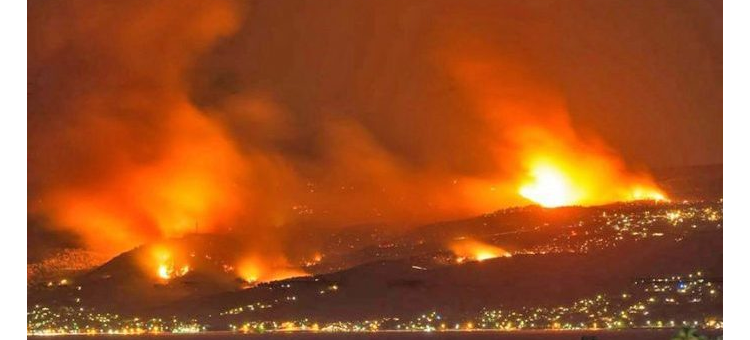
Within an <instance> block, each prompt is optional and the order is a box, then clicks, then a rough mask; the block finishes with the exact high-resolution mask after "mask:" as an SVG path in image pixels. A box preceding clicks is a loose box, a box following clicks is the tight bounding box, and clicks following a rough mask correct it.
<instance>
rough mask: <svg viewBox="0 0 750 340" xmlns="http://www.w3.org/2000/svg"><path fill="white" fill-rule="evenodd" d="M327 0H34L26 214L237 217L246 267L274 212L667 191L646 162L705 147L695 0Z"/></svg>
mask: <svg viewBox="0 0 750 340" xmlns="http://www.w3.org/2000/svg"><path fill="white" fill-rule="evenodd" d="M334 2H335V3H337V4H338V5H339V6H334V7H336V8H339V9H338V10H335V11H334V10H330V8H332V7H331V6H311V7H309V8H307V7H306V8H305V9H304V10H299V8H298V6H296V5H297V3H296V2H295V1H291V0H281V1H276V0H274V1H269V0H260V1H249V2H241V1H231V0H221V1H207V0H206V1H204V0H188V1H184V0H180V1H160V2H158V3H140V2H130V1H122V2H120V1H118V2H107V3H105V2H97V3H90V2H87V1H78V0H65V1H54V2H50V1H32V2H30V4H29V71H28V73H29V215H30V218H33V220H34V221H38V223H37V222H35V223H34V225H33V226H30V227H34V228H42V229H45V230H51V231H59V232H64V233H69V234H72V235H75V236H76V237H77V238H79V239H80V242H81V244H82V245H83V246H84V247H86V248H90V249H94V250H97V251H101V252H104V253H107V254H116V253H119V252H122V251H125V250H127V249H130V248H132V247H134V246H136V245H139V244H142V243H144V242H149V241H154V240H159V239H161V238H164V237H174V236H181V235H184V234H186V233H192V232H210V233H212V232H221V233H231V232H235V231H242V232H244V233H248V234H252V235H257V236H258V237H257V240H258V241H257V242H258V243H266V244H272V245H275V247H270V248H271V249H270V250H269V251H268V252H267V255H265V260H252V261H250V260H248V261H249V262H248V263H246V264H239V267H238V270H239V271H242V272H243V273H245V274H242V275H244V276H246V277H248V278H251V277H256V276H257V277H262V276H269V275H271V274H267V273H270V272H278V271H279V270H282V269H283V270H286V269H284V268H286V267H287V264H286V263H285V260H284V254H282V253H281V250H280V249H282V248H283V247H281V244H279V243H282V242H283V240H282V238H281V237H277V234H281V232H280V230H283V228H284V227H285V226H288V225H292V224H299V223H308V222H310V223H313V222H314V223H320V224H324V225H331V226H338V227H345V226H347V225H351V224H357V223H366V222H372V221H388V222H395V225H398V226H410V225H416V224H418V223H423V222H427V221H436V220H444V219H450V218H460V217H466V216H472V215H476V214H482V213H486V212H489V211H494V210H497V209H500V208H503V207H508V206H516V205H526V204H532V203H535V204H540V205H542V206H545V207H555V206H561V205H594V204H602V203H608V202H614V201H627V200H633V199H664V198H667V196H668V193H666V192H663V191H662V190H661V189H660V188H659V187H658V186H657V185H656V182H655V181H654V179H653V177H652V176H651V175H650V173H649V165H664V164H661V163H659V162H660V161H662V160H665V161H667V162H669V163H668V164H683V163H684V164H692V163H701V162H703V163H707V162H712V161H716V160H717V159H718V160H719V161H720V160H721V138H720V137H721V119H719V120H718V121H716V119H715V117H714V116H715V115H716V112H717V110H719V111H718V112H719V113H720V104H719V106H718V107H717V106H716V105H715V102H716V99H717V98H718V103H720V102H721V101H720V98H721V91H720V90H721V85H720V79H721V77H720V72H718V73H716V69H715V67H716V65H717V63H718V65H719V66H720V58H719V59H718V61H717V60H716V54H717V53H718V56H719V57H720V55H721V52H720V49H719V50H718V52H717V51H716V50H714V49H712V48H711V46H713V44H716V41H715V40H716V39H719V41H720V33H721V30H720V27H719V29H718V33H716V31H715V30H711V29H708V30H707V31H709V32H711V33H710V34H707V35H695V34H692V33H690V32H687V31H686V32H687V33H684V34H676V32H682V31H683V29H684V28H685V27H686V26H690V27H692V25H703V26H707V27H710V26H711V25H712V24H713V21H712V20H714V18H713V17H712V14H711V13H713V12H711V10H712V8H711V5H703V4H702V3H699V2H690V3H691V4H693V7H690V6H687V5H686V6H687V7H689V8H688V9H686V10H685V11H673V10H670V9H669V8H666V7H664V6H663V5H661V4H658V3H650V4H644V6H649V7H653V8H651V9H650V11H649V13H657V14H659V15H656V14H654V16H653V17H652V16H651V15H644V14H641V12H638V11H636V10H635V8H634V7H632V6H631V5H629V4H628V3H627V2H623V3H622V4H619V3H618V4H614V3H613V4H609V3H608V4H601V5H599V4H597V6H594V7H595V8H589V7H591V6H590V5H591V4H589V5H586V4H584V3H582V4H577V3H576V4H572V5H571V4H568V3H564V2H559V1H543V2H542V3H540V4H532V3H530V2H529V3H525V2H518V3H517V2H503V1H500V2H485V1H473V0H472V1H466V2H463V1H461V2H444V1H435V2H432V1H431V2H422V3H413V2H400V1H390V0H378V1H372V2H369V1H368V2H345V1H341V2H339V1H334ZM562 4H566V6H561V5H562ZM567 5H571V6H567ZM679 6H683V5H682V4H680V5H679ZM611 13H618V16H617V17H609V16H611V15H612V14H611ZM664 16H667V17H668V18H671V20H664V18H663V17H664ZM719 19H720V18H719ZM631 22H633V23H631ZM581 23H586V25H585V26H583V27H586V29H582V28H581V27H579V24H581ZM686 23H690V25H687V24H686ZM610 26H611V27H610ZM342 27H346V29H341V28H342ZM613 27H617V29H613ZM621 27H625V29H624V30H625V32H622V31H623V30H622V29H620V28H621ZM642 27H648V29H646V30H645V31H644V32H642V31H641V29H642ZM561 32H562V33H561ZM645 32H648V34H649V36H648V37H643V36H642V34H645ZM715 34H718V38H717V36H715ZM623 37H626V38H631V37H635V38H632V39H640V40H638V41H636V42H632V41H629V40H627V39H623ZM695 41H698V42H700V44H701V45H700V46H705V48H706V51H703V52H705V53H703V52H700V51H698V52H696V51H691V50H685V47H684V46H686V45H690V46H692V45H691V44H690V42H695ZM693 45H694V44H693ZM652 47H653V48H652ZM644 50H649V51H651V52H650V53H649V54H648V55H643V54H642V51H644ZM608 53H611V54H617V55H618V57H617V58H614V57H613V56H612V55H611V54H608ZM674 55H680V56H681V57H680V58H678V59H680V60H674V58H673V56H674ZM613 58H614V59H613ZM615 59H616V60H615ZM684 59H692V62H686V61H683V60H684ZM613 65H623V66H622V67H627V68H628V69H627V70H625V71H620V70H619V67H620V66H617V67H618V68H613ZM696 65H697V66H696ZM636 66H638V67H636ZM656 67H658V68H659V70H660V72H661V73H659V74H667V75H670V76H672V78H670V79H673V82H671V81H670V82H669V83H664V82H665V81H666V80H664V79H662V77H659V78H658V79H656V78H654V75H653V74H655V72H653V70H654V68H656ZM718 69H719V70H720V69H721V68H720V67H719V68H718ZM612 70H616V71H612ZM688 74H692V75H694V77H688V76H687V75H688ZM717 77H718V78H717ZM665 78H669V77H665ZM696 79H700V80H701V81H697V80H696ZM706 79H707V80H706ZM717 79H718V80H717ZM673 84H681V85H680V86H682V87H684V88H682V89H679V90H681V91H678V90H674V91H673V92H668V89H669V88H670V86H672V85H673ZM686 93H689V94H691V95H690V96H689V97H690V99H689V100H692V102H689V103H684V101H683V100H677V99H685V98H684V97H683V95H685V94H686ZM615 94H616V95H615ZM698 94H700V95H698ZM644 98H645V99H644ZM675 103H676V104H675ZM718 116H719V117H721V115H720V114H719V115H718ZM696 117H697V118H696ZM712 117H714V118H712ZM692 118H695V119H692ZM680 124H682V125H680ZM698 127H700V128H701V129H706V132H705V133H695V131H696V129H698ZM622 130H624V131H622ZM657 131H658V132H659V133H656V132H657ZM717 131H718V137H719V138H718V139H717V138H716V136H717ZM644 145H649V148H646V147H644ZM676 145H680V147H676ZM651 146H653V147H651ZM698 146H701V147H698ZM717 150H718V151H717ZM37 224H39V225H37ZM157 262H158V261H157ZM258 263H265V264H264V265H265V266H271V267H274V270H270V271H269V270H268V269H266V267H263V266H260V265H258ZM173 266H174V268H179V267H180V266H179V265H177V264H174V265H173ZM279 268H281V269H279ZM175 270H177V269H173V270H172V271H173V272H174V271H175ZM283 270H282V271H283ZM290 271H294V270H292V269H290ZM290 274H294V273H290Z"/></svg>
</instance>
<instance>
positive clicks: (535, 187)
mask: <svg viewBox="0 0 750 340" xmlns="http://www.w3.org/2000/svg"><path fill="white" fill-rule="evenodd" d="M592 163H593V165H594V166H591V164H585V163H581V164H572V163H571V164H565V163H563V162H555V161H552V160H550V159H539V160H536V161H534V162H532V163H531V166H530V167H529V170H528V176H527V180H526V181H525V182H523V183H522V184H521V185H520V187H519V189H518V193H519V194H520V195H521V196H523V197H524V198H526V199H528V200H531V201H533V202H535V203H538V204H539V205H541V206H543V207H547V208H552V207H560V206H568V205H580V204H599V203H608V202H616V201H633V200H655V201H662V200H666V199H667V197H666V195H664V193H663V192H662V191H661V190H659V189H658V188H657V187H656V186H655V185H653V184H650V181H649V180H646V179H642V178H636V177H634V176H628V175H626V174H623V173H620V172H618V171H616V169H613V168H610V165H609V164H606V163H605V162H603V161H598V162H592ZM587 165H588V166H587ZM596 165H599V166H596Z"/></svg>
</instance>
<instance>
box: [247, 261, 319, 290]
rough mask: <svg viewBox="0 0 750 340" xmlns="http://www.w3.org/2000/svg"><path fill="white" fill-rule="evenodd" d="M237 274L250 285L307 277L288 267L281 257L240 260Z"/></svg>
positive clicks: (305, 274) (301, 272)
mask: <svg viewBox="0 0 750 340" xmlns="http://www.w3.org/2000/svg"><path fill="white" fill-rule="evenodd" d="M237 274H238V275H239V276H240V278H242V279H243V280H245V281H247V282H248V283H251V284H252V283H257V282H269V281H277V280H283V279H287V278H290V277H298V276H307V275H308V274H307V273H305V272H304V271H302V270H299V269H297V268H294V267H291V266H289V263H288V261H287V260H286V259H285V258H283V257H278V258H267V257H265V258H260V257H256V256H250V257H247V258H245V259H244V260H242V261H241V262H240V264H239V265H238V266H237Z"/></svg>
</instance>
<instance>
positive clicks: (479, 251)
mask: <svg viewBox="0 0 750 340" xmlns="http://www.w3.org/2000/svg"><path fill="white" fill-rule="evenodd" d="M449 248H450V250H451V251H452V252H453V254H454V255H456V262H458V263H461V262H464V261H466V260H467V259H468V260H473V261H484V260H489V259H494V258H496V257H500V256H505V257H510V256H511V254H510V252H508V251H506V250H505V249H503V248H500V247H497V246H493V245H491V244H487V243H483V242H480V241H476V240H472V239H461V240H458V241H456V242H453V243H452V244H451V245H450V247H449Z"/></svg>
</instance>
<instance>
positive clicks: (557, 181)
mask: <svg viewBox="0 0 750 340" xmlns="http://www.w3.org/2000/svg"><path fill="white" fill-rule="evenodd" d="M531 177H532V181H531V182H529V183H527V184H525V185H523V186H521V188H520V189H519V190H518V193H519V194H521V196H523V197H525V198H528V199H529V200H532V201H534V202H537V203H539V204H540V205H541V206H543V207H558V206H562V205H570V204H573V203H575V202H577V201H578V200H579V199H580V196H581V194H580V193H579V192H578V191H577V189H576V187H575V186H574V185H573V183H571V180H570V178H568V177H567V176H566V175H565V174H564V173H563V172H562V171H560V169H559V168H556V167H554V166H551V165H549V164H541V165H539V166H537V167H535V168H533V169H531Z"/></svg>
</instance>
